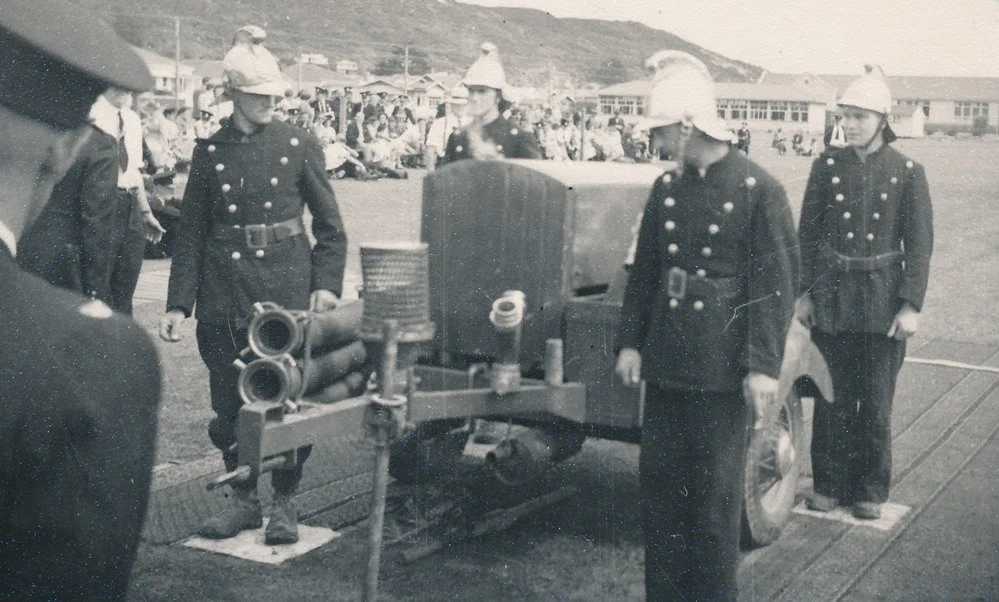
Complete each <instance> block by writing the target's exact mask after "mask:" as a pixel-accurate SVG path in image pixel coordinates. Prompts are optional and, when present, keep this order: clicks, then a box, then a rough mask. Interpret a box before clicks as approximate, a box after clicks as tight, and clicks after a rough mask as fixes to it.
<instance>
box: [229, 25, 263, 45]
mask: <svg viewBox="0 0 999 602" xmlns="http://www.w3.org/2000/svg"><path fill="white" fill-rule="evenodd" d="M241 31H245V32H246V33H248V34H250V38H251V39H252V40H253V42H254V43H256V44H259V43H260V42H263V41H264V40H266V39H267V32H266V31H264V30H263V28H261V27H257V26H256V25H244V26H242V27H240V28H239V29H237V30H236V33H239V32H241Z"/></svg>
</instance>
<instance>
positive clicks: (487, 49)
mask: <svg viewBox="0 0 999 602" xmlns="http://www.w3.org/2000/svg"><path fill="white" fill-rule="evenodd" d="M480 50H481V51H482V54H480V55H479V58H477V59H475V62H474V63H472V66H471V67H469V68H468V73H466V74H465V79H463V80H462V81H461V83H462V85H464V86H465V87H466V88H469V87H471V86H484V87H486V88H495V89H496V90H499V91H500V92H503V91H504V90H506V88H507V85H506V74H505V73H504V71H503V65H502V64H501V63H500V59H499V51H497V49H496V45H495V44H493V43H491V42H484V43H483V44H482V46H481V47H480Z"/></svg>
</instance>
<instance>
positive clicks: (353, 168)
mask: <svg viewBox="0 0 999 602" xmlns="http://www.w3.org/2000/svg"><path fill="white" fill-rule="evenodd" d="M345 142H346V136H337V137H336V139H335V140H334V141H333V142H332V143H331V144H327V145H326V146H325V148H323V156H324V158H325V159H326V172H327V173H328V174H330V176H331V177H333V178H336V179H341V178H343V177H345V176H347V175H348V174H349V175H351V176H353V177H355V178H357V179H358V180H366V179H368V169H367V167H365V166H364V163H363V162H362V161H361V156H360V154H358V152H357V151H356V150H354V149H352V148H350V147H348V146H347V145H346V143H345Z"/></svg>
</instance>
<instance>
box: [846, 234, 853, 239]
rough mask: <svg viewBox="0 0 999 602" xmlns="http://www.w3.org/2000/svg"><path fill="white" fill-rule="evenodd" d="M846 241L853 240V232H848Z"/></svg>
mask: <svg viewBox="0 0 999 602" xmlns="http://www.w3.org/2000/svg"><path fill="white" fill-rule="evenodd" d="M846 239H847V240H853V232H847V233H846Z"/></svg>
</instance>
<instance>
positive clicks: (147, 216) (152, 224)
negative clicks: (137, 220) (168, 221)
mask: <svg viewBox="0 0 999 602" xmlns="http://www.w3.org/2000/svg"><path fill="white" fill-rule="evenodd" d="M142 221H143V226H144V227H145V230H146V240H147V241H149V242H151V243H153V244H154V245H155V244H156V243H158V242H160V241H161V240H163V235H164V234H166V229H165V228H163V226H162V225H161V224H160V220H158V219H156V216H155V215H153V212H152V211H146V212H143V214H142Z"/></svg>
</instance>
